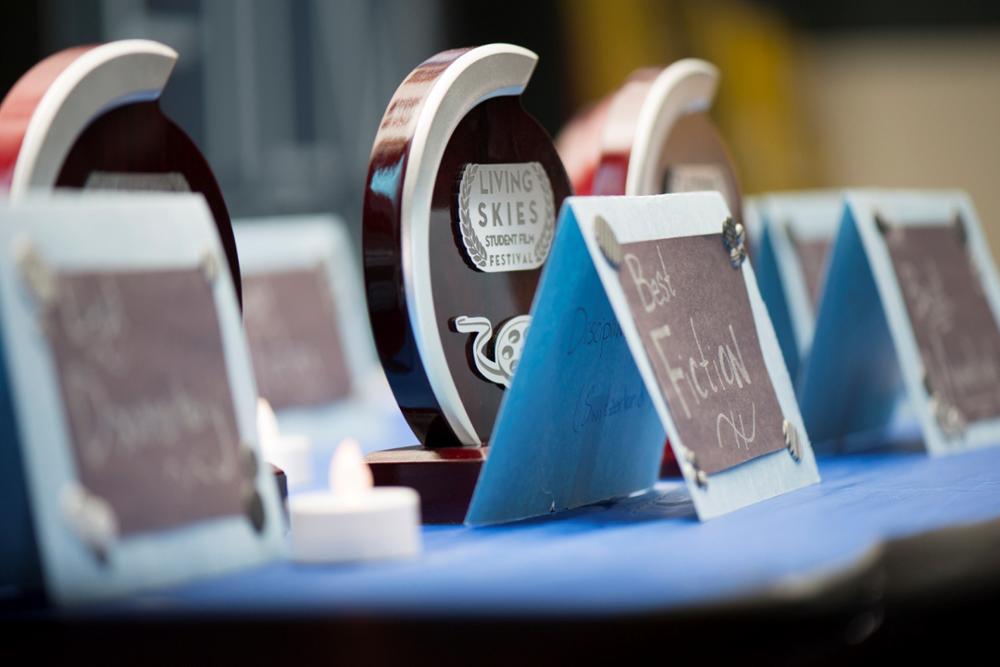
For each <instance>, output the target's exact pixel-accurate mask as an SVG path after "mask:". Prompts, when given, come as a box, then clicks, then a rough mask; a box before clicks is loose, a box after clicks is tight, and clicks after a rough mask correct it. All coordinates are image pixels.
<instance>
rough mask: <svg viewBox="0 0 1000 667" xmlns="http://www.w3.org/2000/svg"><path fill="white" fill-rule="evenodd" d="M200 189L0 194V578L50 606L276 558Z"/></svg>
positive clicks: (264, 479)
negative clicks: (0, 529) (13, 197)
mask: <svg viewBox="0 0 1000 667" xmlns="http://www.w3.org/2000/svg"><path fill="white" fill-rule="evenodd" d="M225 267H226V256H225V254H224V253H223V251H222V247H221V245H220V243H219V239H218V235H217V233H216V230H215V225H214V223H213V220H212V216H211V214H210V211H209V209H208V207H207V206H206V205H205V202H204V200H203V199H202V198H201V197H200V196H196V195H183V194H178V195H153V194H149V195H139V194H132V195H124V194H118V195H112V194H93V195H62V196H53V197H48V198H35V197H29V198H27V199H23V200H21V201H20V202H18V203H10V204H6V203H5V204H4V206H3V207H0V339H2V357H0V361H2V363H0V429H2V438H0V442H2V446H0V506H2V507H3V508H4V531H5V535H4V539H3V540H2V541H0V577H2V579H3V582H2V583H3V586H4V587H5V589H7V590H8V591H16V593H17V594H22V595H28V594H32V593H37V592H44V594H46V595H47V597H48V598H49V599H51V600H52V601H55V602H57V603H72V602H77V601H82V600H88V599H93V598H100V597H106V596H111V595H118V594H123V593H127V592H129V591H133V590H137V589H142V588H149V587H152V586H158V585H164V584H168V583H174V582H178V581H181V580H184V579H187V578H190V577H195V576H200V575H208V574H215V573H220V572H224V571H226V570H229V569H232V568H236V567H240V566H247V565H251V564H256V563H260V562H263V561H265V560H267V559H269V558H272V557H274V556H276V555H278V554H279V553H280V551H281V545H282V541H281V540H282V532H283V529H282V518H281V514H280V509H279V504H278V499H277V488H276V485H275V481H274V475H273V473H272V472H271V468H270V467H269V466H266V465H264V464H263V462H262V461H261V460H260V459H259V454H258V446H257V435H256V422H255V407H256V405H255V402H256V390H255V388H254V379H253V373H252V371H251V368H250V363H249V354H248V352H247V346H246V341H245V338H244V335H243V329H242V326H241V320H240V311H239V307H238V306H237V301H236V293H235V291H234V289H233V283H232V280H231V279H230V274H229V272H228V271H226V269H225Z"/></svg>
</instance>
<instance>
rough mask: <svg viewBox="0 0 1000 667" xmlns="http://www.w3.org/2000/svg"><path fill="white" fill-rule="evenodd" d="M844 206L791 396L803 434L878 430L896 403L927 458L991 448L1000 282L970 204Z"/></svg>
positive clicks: (941, 195)
mask: <svg viewBox="0 0 1000 667" xmlns="http://www.w3.org/2000/svg"><path fill="white" fill-rule="evenodd" d="M846 202H847V208H846V212H845V215H844V220H843V222H842V223H841V226H840V230H839V233H838V235H837V241H836V245H835V248H834V250H833V254H832V257H831V259H830V268H829V273H828V277H827V287H826V290H825V295H824V298H823V302H822V305H821V308H820V313H819V319H818V321H817V325H816V326H817V328H816V336H815V339H814V343H813V352H812V354H811V355H810V360H809V363H808V365H807V366H806V369H805V375H804V377H803V382H802V385H801V387H800V400H801V403H802V410H803V414H804V415H805V417H806V423H807V424H809V428H810V433H813V434H814V438H816V439H817V440H819V439H820V438H822V439H836V438H842V437H844V436H847V435H850V434H852V433H858V432H865V431H877V430H878V429H884V428H886V427H887V425H888V424H889V422H890V419H891V418H892V415H893V413H894V411H895V410H896V409H897V407H896V403H897V402H898V401H899V400H900V397H901V396H905V398H906V400H908V407H909V408H910V409H911V410H912V412H913V413H914V414H915V415H916V419H917V421H918V422H919V425H920V429H921V432H922V434H923V439H924V442H925V445H926V447H927V450H928V451H929V452H931V453H932V454H947V453H952V452H956V451H962V450H966V449H969V448H973V447H981V446H987V445H995V444H997V443H1000V281H998V277H997V270H996V266H995V264H994V263H993V259H992V257H991V255H990V251H989V246H988V244H987V241H986V238H985V236H984V235H983V232H982V229H981V228H980V224H979V218H978V216H977V215H976V211H975V209H974V208H973V206H972V203H971V201H970V200H969V198H968V197H967V196H966V195H965V194H964V193H961V192H954V191H885V190H864V191H852V192H848V193H847V198H846Z"/></svg>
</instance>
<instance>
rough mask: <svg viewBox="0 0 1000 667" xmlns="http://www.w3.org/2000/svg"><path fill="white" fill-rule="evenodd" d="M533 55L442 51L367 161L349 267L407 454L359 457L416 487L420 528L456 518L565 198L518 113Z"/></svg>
mask: <svg viewBox="0 0 1000 667" xmlns="http://www.w3.org/2000/svg"><path fill="white" fill-rule="evenodd" d="M536 62H537V56H536V55H535V54H534V53H532V52H530V51H528V50H526V49H523V48H520V47H517V46H512V45H509V44H491V45H487V46H482V47H478V48H472V49H456V50H453V51H445V52H443V53H440V54H438V55H436V56H434V57H433V58H430V59H429V60H427V61H425V62H424V63H422V64H421V65H420V66H419V67H417V68H416V69H415V70H413V72H411V73H410V75H409V76H408V77H407V78H406V79H405V80H404V81H403V83H402V84H401V85H400V86H399V88H398V89H397V90H396V93H395V95H393V97H392V100H391V101H390V102H389V106H388V108H387V109H386V112H385V115H384V116H383V118H382V123H381V125H380V126H379V130H378V134H377V136H376V138H375V145H374V148H373V149H372V154H371V160H370V165H369V171H368V181H367V185H366V189H365V202H364V240H363V246H364V265H365V282H366V287H367V295H368V309H369V315H370V318H371V324H372V329H373V331H374V336H375V342H376V347H377V348H378V352H379V356H380V358H381V361H382V366H383V368H384V369H385V372H386V375H387V377H388V380H389V384H390V386H391V387H392V390H393V393H394V395H395V398H396V401H397V403H398V404H399V406H400V408H401V409H402V412H403V415H404V416H405V417H406V419H407V421H408V422H409V424H410V427H411V428H412V429H413V431H414V433H415V434H416V435H417V437H418V439H419V440H420V442H421V446H418V447H409V448H403V449H395V450H386V451H382V452H375V453H373V454H371V455H370V456H369V457H368V461H369V464H370V465H371V467H372V472H373V475H374V478H375V483H376V484H382V485H402V486H411V487H414V488H416V489H417V490H418V491H419V492H420V495H421V499H422V513H423V518H424V521H426V522H454V521H461V520H462V519H463V518H464V516H465V511H466V508H467V507H468V503H469V500H470V498H471V496H472V491H473V489H474V487H475V484H476V479H477V478H478V475H479V469H480V467H481V466H482V462H483V460H484V459H485V457H486V452H487V445H488V443H489V440H490V434H491V432H492V430H493V424H494V420H495V419H496V416H497V411H498V409H499V407H500V402H501V400H502V399H503V396H504V391H505V388H506V387H508V386H509V385H510V381H511V377H512V376H513V373H514V371H515V370H516V367H517V362H518V360H519V358H520V353H521V347H522V345H523V341H524V336H525V333H526V332H527V330H528V327H529V326H530V317H529V314H528V313H529V310H530V308H531V302H532V298H533V297H534V294H535V289H536V287H537V284H538V279H539V275H540V273H541V268H542V265H543V263H544V262H545V259H546V258H547V256H548V253H549V248H550V247H551V244H552V239H553V236H554V232H555V222H556V214H557V212H558V210H559V205H560V203H561V202H562V200H563V199H564V198H565V197H566V196H567V195H569V194H570V185H569V181H568V179H567V177H566V173H565V171H564V169H563V165H562V162H561V161H560V159H559V155H558V154H557V153H556V150H555V147H554V146H553V144H552V140H551V138H550V137H549V135H548V134H547V133H546V132H545V130H544V129H543V128H542V127H541V126H540V125H539V124H538V122H537V121H536V120H535V119H534V118H533V117H532V116H531V115H529V114H528V113H527V112H526V111H525V110H524V108H523V107H522V106H521V99H520V94H521V92H522V91H523V90H524V87H525V86H526V85H527V83H528V80H529V78H530V77H531V73H532V71H533V70H534V68H535V64H536Z"/></svg>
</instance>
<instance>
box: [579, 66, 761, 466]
mask: <svg viewBox="0 0 1000 667" xmlns="http://www.w3.org/2000/svg"><path fill="white" fill-rule="evenodd" d="M718 79H719V74H718V70H717V69H716V68H715V67H714V66H713V65H711V64H709V63H707V62H704V61H702V60H697V59H693V58H689V59H685V60H680V61H678V62H676V63H674V64H673V65H670V66H669V67H665V68H644V69H640V70H637V71H635V72H634V73H633V74H632V75H631V76H629V78H628V80H627V81H626V82H625V83H624V84H623V85H622V87H621V88H619V89H618V90H617V91H615V92H614V93H613V94H612V95H611V96H610V98H608V99H607V100H606V101H605V102H604V103H602V104H600V105H598V106H596V107H594V108H593V109H591V110H588V111H587V112H585V113H586V114H587V116H589V117H590V118H587V117H586V116H585V117H582V118H581V119H579V120H577V121H576V122H575V123H572V124H571V126H570V127H568V128H567V129H568V130H570V129H572V132H567V133H566V135H565V137H560V146H561V148H562V150H564V151H569V152H572V153H573V154H575V155H584V156H590V159H591V160H594V163H593V164H590V163H589V160H579V161H577V162H576V163H575V164H576V168H575V170H574V172H573V177H574V181H573V186H574V188H576V191H577V193H578V194H588V195H653V194H664V193H669V192H692V191H699V190H717V191H719V192H721V193H722V196H723V197H725V199H726V203H727V204H728V205H729V210H730V212H731V213H732V216H733V220H735V221H736V222H737V223H739V224H742V217H743V215H742V211H743V203H742V198H741V195H740V185H739V181H738V179H737V178H736V170H735V168H734V165H733V161H732V158H731V157H730V155H729V151H728V149H727V148H726V145H725V142H724V141H723V139H722V136H721V135H720V134H719V131H718V130H717V129H716V128H715V125H714V124H713V123H712V121H711V119H710V118H709V116H708V110H709V108H710V107H711V104H712V99H713V98H714V96H715V90H716V87H717V85H718ZM588 122H591V123H592V122H598V123H600V130H599V131H597V130H591V131H588V132H581V131H580V130H579V129H578V128H581V127H586V125H587V123H588ZM574 136H576V137H579V139H578V140H582V141H597V142H598V143H599V148H598V149H597V150H593V149H591V148H590V147H580V146H573V145H571V142H573V141H574ZM661 475H663V476H678V475H680V469H679V468H678V467H677V462H676V461H675V460H674V455H673V450H671V449H670V447H669V446H667V447H665V448H664V453H663V465H662V466H661Z"/></svg>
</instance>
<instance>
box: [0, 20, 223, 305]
mask: <svg viewBox="0 0 1000 667" xmlns="http://www.w3.org/2000/svg"><path fill="white" fill-rule="evenodd" d="M176 61H177V52H175V51H174V50H173V49H171V48H170V47H168V46H165V45H163V44H159V43H157V42H152V41H148V40H124V41H118V42H110V43H108V44H100V45H92V46H81V47H77V48H72V49H66V50H65V51H60V52H59V53H56V54H54V55H52V56H49V57H48V58H46V59H45V60H43V61H42V62H40V63H38V64H37V65H35V66H34V67H33V68H31V69H30V70H28V72H27V73H26V74H25V75H24V76H22V77H21V78H20V79H19V80H18V82H17V83H16V84H14V87H13V88H11V89H10V92H8V93H7V96H6V97H5V98H4V100H3V103H2V104H0V189H2V190H4V191H6V192H7V193H8V195H9V197H10V198H11V199H12V200H16V199H19V198H21V197H23V196H24V195H26V194H27V193H28V192H29V191H30V190H33V189H39V188H41V189H51V188H57V187H68V188H83V189H87V190H144V191H148V190H160V191H174V192H176V191H180V192H188V191H190V192H197V193H200V194H201V195H203V196H204V197H205V200H206V201H207V202H208V206H209V209H210V210H211V212H212V216H213V218H214V219H215V225H216V228H217V229H218V232H219V238H220V240H221V242H222V247H223V249H224V251H225V253H226V259H227V262H228V264H229V271H230V273H231V275H232V278H233V284H234V286H235V287H236V294H237V297H238V298H240V297H241V289H240V268H239V262H238V260H237V256H236V242H235V239H234V238H233V230H232V226H231V225H230V221H229V212H228V211H227V210H226V203H225V201H224V200H223V198H222V191H221V190H219V186H218V184H217V183H216V180H215V176H214V175H213V174H212V170H211V168H210V167H209V165H208V162H207V161H206V160H205V158H204V157H203V156H202V154H201V152H200V151H199V150H198V147H197V146H195V144H194V143H193V142H192V141H191V139H190V138H189V137H188V136H187V135H186V134H185V133H184V131H183V130H181V129H180V128H179V127H177V125H175V124H174V122H173V121H171V120H170V119H169V118H168V117H167V116H166V115H164V113H163V111H162V110H161V109H160V106H159V97H160V94H161V93H162V92H163V88H164V86H166V84H167V80H168V79H169V77H170V73H171V71H172V70H173V68H174V63H175V62H176Z"/></svg>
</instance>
